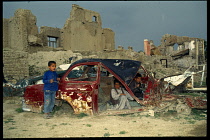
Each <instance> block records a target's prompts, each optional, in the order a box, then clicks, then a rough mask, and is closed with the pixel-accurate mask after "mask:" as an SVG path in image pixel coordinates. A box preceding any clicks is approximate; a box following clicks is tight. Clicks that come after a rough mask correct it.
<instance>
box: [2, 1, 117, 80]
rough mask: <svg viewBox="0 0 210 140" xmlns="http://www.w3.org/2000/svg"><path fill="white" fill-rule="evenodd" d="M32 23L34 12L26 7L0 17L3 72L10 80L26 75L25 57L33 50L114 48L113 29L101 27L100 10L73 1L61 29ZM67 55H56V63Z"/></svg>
mask: <svg viewBox="0 0 210 140" xmlns="http://www.w3.org/2000/svg"><path fill="white" fill-rule="evenodd" d="M36 23H37V18H36V16H35V15H33V14H32V12H31V11H30V10H27V9H17V10H16V11H15V13H14V17H11V18H9V19H5V18H3V64H4V67H3V72H4V76H5V78H6V80H8V81H10V82H13V83H14V82H15V80H18V79H22V78H24V77H28V76H29V68H28V67H29V64H28V59H30V55H32V54H33V53H37V52H42V51H43V52H50V51H56V52H60V51H72V52H73V51H103V50H114V49H115V41H114V40H115V39H114V37H115V33H114V32H113V31H112V29H110V28H102V21H101V17H100V14H99V13H97V12H94V11H91V10H87V9H84V8H82V7H80V6H78V5H75V4H73V5H72V10H71V12H70V18H68V19H67V20H66V23H65V24H64V26H63V28H62V29H60V28H53V27H47V26H41V27H40V32H39V31H38V27H37V25H36ZM56 55H62V54H56ZM70 55H72V54H70ZM70 55H66V56H62V58H61V57H60V56H59V58H60V59H62V60H61V61H62V62H60V64H62V63H64V61H66V60H68V58H69V57H71V56H70ZM64 57H65V58H64ZM45 65H46V64H45ZM16 66H18V69H16V70H15V69H14V67H16ZM19 67H20V68H19ZM9 77H10V78H9Z"/></svg>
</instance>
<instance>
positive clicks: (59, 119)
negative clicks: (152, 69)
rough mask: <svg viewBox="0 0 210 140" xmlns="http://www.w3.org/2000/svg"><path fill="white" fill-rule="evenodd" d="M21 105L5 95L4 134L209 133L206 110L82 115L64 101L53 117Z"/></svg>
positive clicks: (191, 134) (7, 136) (65, 135)
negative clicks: (201, 113) (196, 112)
mask: <svg viewBox="0 0 210 140" xmlns="http://www.w3.org/2000/svg"><path fill="white" fill-rule="evenodd" d="M21 106H22V103H21V97H4V98H3V138H63V137H188V136H190V137H198V136H199V137H206V136H207V131H206V130H207V119H206V118H207V117H206V116H205V114H204V116H205V117H203V119H198V118H197V119H196V117H195V116H193V115H188V116H180V115H178V114H177V113H176V112H173V113H165V114H159V115H158V114H155V116H148V115H140V114H139V113H134V114H129V115H116V116H101V115H97V116H83V117H82V116H80V117H79V116H78V115H74V114H73V110H72V109H71V106H69V104H67V103H65V102H64V103H63V105H62V106H61V107H60V108H59V109H57V111H55V113H54V117H53V118H51V119H44V118H43V114H42V113H33V112H21Z"/></svg>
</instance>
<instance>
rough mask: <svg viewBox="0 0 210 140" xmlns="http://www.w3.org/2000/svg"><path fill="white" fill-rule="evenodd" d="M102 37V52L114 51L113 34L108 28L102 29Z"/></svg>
mask: <svg viewBox="0 0 210 140" xmlns="http://www.w3.org/2000/svg"><path fill="white" fill-rule="evenodd" d="M102 37H104V39H102V40H105V41H104V43H103V44H105V47H104V50H114V49H115V40H114V39H115V33H114V32H113V31H112V30H111V29H110V28H104V29H103V32H102Z"/></svg>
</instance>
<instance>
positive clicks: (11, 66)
mask: <svg viewBox="0 0 210 140" xmlns="http://www.w3.org/2000/svg"><path fill="white" fill-rule="evenodd" d="M3 64H4V67H3V73H4V77H5V79H6V80H7V81H8V82H11V83H13V84H15V83H16V82H17V80H20V79H23V78H24V77H26V76H27V77H28V76H29V68H28V53H27V52H23V51H14V50H12V51H11V50H4V51H3Z"/></svg>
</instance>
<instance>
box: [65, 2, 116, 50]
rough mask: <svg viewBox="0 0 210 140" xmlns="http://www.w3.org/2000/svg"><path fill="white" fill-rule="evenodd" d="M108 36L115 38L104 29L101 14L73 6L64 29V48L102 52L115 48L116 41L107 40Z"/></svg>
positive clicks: (110, 32) (111, 32) (109, 31)
mask: <svg viewBox="0 0 210 140" xmlns="http://www.w3.org/2000/svg"><path fill="white" fill-rule="evenodd" d="M103 31H105V32H103ZM103 34H105V36H104V35H103ZM108 35H111V36H110V37H113V36H114V34H113V31H111V30H107V29H104V30H103V29H102V22H101V17H100V14H99V13H97V12H94V11H91V10H86V9H83V8H81V7H79V6H78V5H75V4H73V5H72V10H71V13H70V18H69V19H67V20H66V23H65V25H64V27H63V29H62V34H61V36H62V46H63V48H64V49H66V50H72V51H83V50H90V51H101V50H104V49H105V48H115V46H114V45H115V43H114V39H112V40H109V38H106V37H108Z"/></svg>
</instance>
